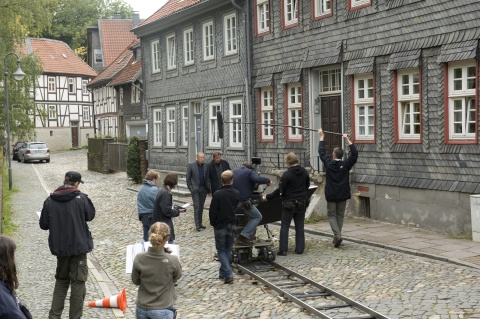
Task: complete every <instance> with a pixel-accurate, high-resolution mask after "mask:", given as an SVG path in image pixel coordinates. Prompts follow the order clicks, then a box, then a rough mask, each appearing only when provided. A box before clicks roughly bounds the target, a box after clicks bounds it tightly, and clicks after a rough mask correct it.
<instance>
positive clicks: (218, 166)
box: [208, 152, 230, 195]
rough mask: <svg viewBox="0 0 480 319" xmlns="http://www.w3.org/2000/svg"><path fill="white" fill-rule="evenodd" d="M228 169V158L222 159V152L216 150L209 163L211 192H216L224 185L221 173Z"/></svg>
mask: <svg viewBox="0 0 480 319" xmlns="http://www.w3.org/2000/svg"><path fill="white" fill-rule="evenodd" d="M226 170H230V165H229V164H228V162H227V161H226V160H223V159H222V153H220V152H214V153H213V159H212V161H211V162H210V164H208V172H209V174H210V192H211V193H212V195H213V194H215V192H216V191H218V190H219V189H220V187H222V178H221V175H222V173H223V172H225V171H226Z"/></svg>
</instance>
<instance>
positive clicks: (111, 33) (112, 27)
mask: <svg viewBox="0 0 480 319" xmlns="http://www.w3.org/2000/svg"><path fill="white" fill-rule="evenodd" d="M132 29H133V25H132V19H100V20H98V30H99V33H100V39H101V41H102V52H103V61H104V65H105V66H106V67H108V66H109V65H110V64H111V63H112V62H113V61H114V60H115V59H116V58H117V57H118V55H119V54H120V53H122V52H123V50H125V48H126V47H127V46H128V45H129V44H131V43H132V41H133V40H135V39H136V36H135V34H133V32H130V30H132Z"/></svg>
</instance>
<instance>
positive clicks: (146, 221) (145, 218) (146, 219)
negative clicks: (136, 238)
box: [140, 214, 152, 241]
mask: <svg viewBox="0 0 480 319" xmlns="http://www.w3.org/2000/svg"><path fill="white" fill-rule="evenodd" d="M140 217H141V218H142V219H141V221H142V225H143V240H144V241H148V230H149V229H150V226H151V225H152V214H141V215H140Z"/></svg>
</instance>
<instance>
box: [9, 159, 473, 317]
mask: <svg viewBox="0 0 480 319" xmlns="http://www.w3.org/2000/svg"><path fill="white" fill-rule="evenodd" d="M51 158H52V161H51V162H50V163H49V164H45V163H34V164H22V163H17V162H13V163H12V164H13V165H12V171H13V186H14V188H15V189H17V190H18V192H16V193H14V195H13V211H14V221H15V222H16V223H17V224H18V225H19V227H18V230H17V231H16V233H15V234H14V238H15V240H16V242H17V245H18V249H17V264H18V271H19V279H20V289H19V290H18V294H19V297H20V298H22V299H23V300H24V301H26V303H27V304H28V305H29V306H30V308H31V310H32V313H33V315H34V318H47V314H48V309H49V307H50V301H51V296H52V292H53V283H54V271H55V264H56V259H55V257H54V256H52V255H51V254H50V251H49V249H48V245H47V236H48V233H47V232H45V231H42V230H40V228H39V227H38V221H37V215H36V214H35V211H37V210H39V209H40V208H41V205H42V203H43V201H44V199H45V198H46V196H47V191H46V190H48V191H51V190H53V189H54V188H56V187H57V186H58V185H60V184H61V182H62V181H63V177H64V174H65V172H66V171H68V170H77V171H79V172H81V173H82V177H83V180H84V181H85V184H82V185H81V186H80V188H81V190H82V191H83V192H85V193H87V194H88V195H89V196H90V198H91V199H92V201H93V203H94V205H95V207H96V209H97V216H96V218H95V219H94V220H93V221H92V222H91V223H90V227H91V230H92V233H93V235H94V240H95V249H94V251H93V252H92V253H91V254H89V263H90V266H91V275H90V277H89V281H88V283H87V297H86V302H88V301H92V300H97V299H101V298H104V297H107V296H110V295H114V294H116V293H118V291H119V290H121V289H123V288H126V291H127V299H128V309H127V312H126V313H125V314H124V315H123V314H121V312H119V311H118V310H115V311H112V310H111V309H101V308H88V307H85V309H84V318H119V317H125V318H135V316H134V312H135V298H136V293H137V292H136V291H137V290H136V287H135V286H134V285H133V284H132V283H131V280H130V277H129V276H128V275H126V274H125V250H126V246H127V245H128V244H133V243H135V242H140V240H141V238H142V232H141V225H140V222H139V221H138V218H137V212H136V193H135V192H132V191H131V190H128V188H134V189H138V185H133V184H132V183H130V182H129V181H128V180H127V178H126V174H125V173H115V174H109V175H103V174H99V173H96V172H90V171H88V170H87V154H86V151H85V150H79V151H69V152H62V153H54V154H52V156H51ZM204 224H205V225H208V214H207V213H206V212H205V214H204ZM193 225H194V223H193V211H192V209H191V208H189V210H188V211H187V213H185V214H184V215H182V216H181V217H179V218H177V219H176V220H175V232H176V234H177V240H176V243H177V244H179V245H180V255H181V262H182V266H183V272H184V275H183V277H182V278H181V279H180V280H179V282H178V287H177V294H178V300H177V304H176V307H177V308H178V310H179V316H178V318H179V319H186V318H228V319H229V318H262V319H266V318H300V319H302V318H311V317H310V316H309V315H308V314H305V313H303V312H302V311H301V309H299V307H297V306H295V305H294V304H291V303H282V302H281V301H280V300H279V298H277V295H276V293H274V292H272V291H269V290H267V289H265V287H263V286H261V285H254V284H252V283H251V282H250V278H249V277H247V276H244V275H239V274H236V275H235V279H234V283H233V285H225V284H223V282H221V281H220V280H218V279H217V276H218V267H219V264H218V263H217V262H216V261H214V260H213V253H214V240H213V232H212V228H211V227H210V226H207V229H206V230H205V231H202V232H196V231H195V229H194V227H193ZM261 229H262V228H259V236H260V237H261V235H262V230H261ZM271 229H272V230H273V231H274V233H275V234H277V235H278V227H277V226H275V225H272V226H271ZM290 235H293V232H292V233H291V234H290ZM293 244H294V243H293V237H292V236H291V237H290V250H293ZM276 261H277V262H279V263H281V264H283V265H285V266H286V267H291V268H294V269H296V271H297V272H298V273H300V274H302V275H304V276H307V277H309V278H311V279H313V280H314V281H317V282H319V283H321V284H323V285H326V286H328V287H330V288H332V289H334V290H337V291H338V292H340V293H342V294H343V295H345V296H347V297H350V298H352V299H354V300H356V301H358V302H360V303H364V304H365V305H367V306H368V307H370V308H373V309H375V310H376V311H378V312H380V313H382V314H384V315H385V316H388V317H389V318H392V319H404V318H415V319H447V318H448V319H460V318H469V319H474V318H475V319H480V270H479V269H475V268H471V267H465V266H462V265H457V264H452V263H447V262H444V261H441V260H435V259H430V258H424V257H420V256H414V255H412V254H405V253H402V252H397V251H393V250H388V249H383V248H379V247H373V246H368V245H363V244H360V243H355V242H348V244H345V245H344V246H342V248H341V249H334V248H333V247H332V243H331V238H328V237H325V236H318V235H313V234H308V235H307V239H306V251H305V253H304V254H303V255H294V254H289V255H288V256H286V257H277V260H276ZM67 304H68V302H67ZM65 311H66V313H68V305H67V307H66V310H65ZM64 317H65V318H66V317H68V316H66V315H65V316H64ZM336 318H337V317H336ZM338 318H341V317H338Z"/></svg>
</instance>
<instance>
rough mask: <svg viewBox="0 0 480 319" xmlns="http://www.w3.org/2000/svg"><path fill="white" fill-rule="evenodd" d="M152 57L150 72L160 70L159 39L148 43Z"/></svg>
mask: <svg viewBox="0 0 480 319" xmlns="http://www.w3.org/2000/svg"><path fill="white" fill-rule="evenodd" d="M150 48H151V57H152V73H159V72H160V40H154V41H152V42H151V43H150Z"/></svg>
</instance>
